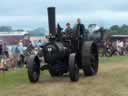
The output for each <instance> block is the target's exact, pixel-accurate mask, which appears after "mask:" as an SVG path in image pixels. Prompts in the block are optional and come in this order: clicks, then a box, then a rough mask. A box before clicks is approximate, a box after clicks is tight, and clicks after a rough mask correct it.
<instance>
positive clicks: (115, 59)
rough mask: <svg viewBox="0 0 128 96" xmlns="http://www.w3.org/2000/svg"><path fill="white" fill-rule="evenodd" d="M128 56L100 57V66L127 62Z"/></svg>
mask: <svg viewBox="0 0 128 96" xmlns="http://www.w3.org/2000/svg"><path fill="white" fill-rule="evenodd" d="M127 61H128V56H113V57H100V64H112V63H116V62H117V63H120V62H127Z"/></svg>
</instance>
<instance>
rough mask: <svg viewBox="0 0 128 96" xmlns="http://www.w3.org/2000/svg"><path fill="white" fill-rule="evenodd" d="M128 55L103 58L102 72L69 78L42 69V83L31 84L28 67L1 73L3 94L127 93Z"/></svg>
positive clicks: (88, 95) (112, 95)
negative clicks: (73, 80) (52, 75)
mask: <svg viewBox="0 0 128 96" xmlns="http://www.w3.org/2000/svg"><path fill="white" fill-rule="evenodd" d="M127 74H128V57H127V56H117V57H112V58H106V57H102V58H100V66H99V73H98V74H97V75H96V76H94V77H84V76H83V75H81V78H80V80H79V81H78V82H75V83H73V82H70V79H69V78H68V77H60V78H52V77H50V75H49V74H48V72H47V71H45V72H42V74H41V78H40V81H39V83H36V84H31V83H30V82H29V81H28V78H27V70H26V69H19V70H17V71H11V72H5V73H0V96H128V76H127Z"/></svg>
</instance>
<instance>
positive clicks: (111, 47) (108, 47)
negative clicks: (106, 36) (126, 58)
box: [102, 40, 128, 56]
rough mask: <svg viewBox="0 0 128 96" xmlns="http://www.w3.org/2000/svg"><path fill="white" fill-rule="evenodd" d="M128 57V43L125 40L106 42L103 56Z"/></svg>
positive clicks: (103, 47)
mask: <svg viewBox="0 0 128 96" xmlns="http://www.w3.org/2000/svg"><path fill="white" fill-rule="evenodd" d="M112 55H128V43H127V42H125V41H123V40H114V41H112V40H106V41H105V42H104V43H103V46H102V56H112Z"/></svg>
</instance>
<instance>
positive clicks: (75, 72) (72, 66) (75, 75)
mask: <svg viewBox="0 0 128 96" xmlns="http://www.w3.org/2000/svg"><path fill="white" fill-rule="evenodd" d="M75 57H76V54H75V53H72V54H70V56H69V76H70V79H71V81H78V80H79V67H78V65H77V64H76V60H75V59H76V58H75Z"/></svg>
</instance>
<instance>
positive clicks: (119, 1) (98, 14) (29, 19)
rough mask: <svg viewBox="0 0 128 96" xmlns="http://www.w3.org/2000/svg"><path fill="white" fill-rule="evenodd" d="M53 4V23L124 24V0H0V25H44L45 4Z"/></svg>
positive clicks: (127, 18)
mask: <svg viewBox="0 0 128 96" xmlns="http://www.w3.org/2000/svg"><path fill="white" fill-rule="evenodd" d="M48 6H55V7H56V13H57V22H58V23H61V24H62V26H64V24H65V23H66V22H71V23H72V24H74V23H75V20H76V18H78V17H80V18H81V19H82V22H83V23H84V24H86V25H88V24H89V23H96V24H99V25H102V26H110V25H112V24H119V25H121V24H128V0H0V26H1V25H10V26H13V27H16V28H27V29H30V28H36V27H40V26H44V27H47V25H48V24H47V7H48Z"/></svg>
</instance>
